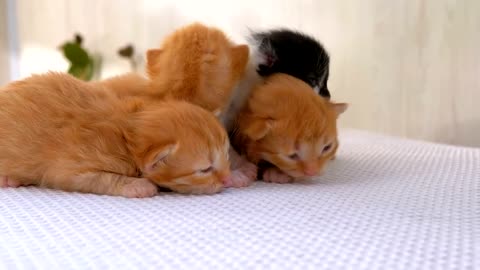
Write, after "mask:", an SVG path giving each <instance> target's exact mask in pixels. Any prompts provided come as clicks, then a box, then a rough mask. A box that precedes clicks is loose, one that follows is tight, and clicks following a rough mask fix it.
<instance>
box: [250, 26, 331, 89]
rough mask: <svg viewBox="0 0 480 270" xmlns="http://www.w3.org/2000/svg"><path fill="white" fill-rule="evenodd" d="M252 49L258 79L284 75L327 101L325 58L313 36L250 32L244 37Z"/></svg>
mask: <svg viewBox="0 0 480 270" xmlns="http://www.w3.org/2000/svg"><path fill="white" fill-rule="evenodd" d="M248 39H249V41H250V43H251V46H253V48H254V49H255V50H256V52H257V53H256V55H255V57H256V58H258V60H257V61H258V65H257V66H256V69H257V72H258V74H259V75H261V76H264V77H266V76H269V75H271V74H274V73H286V74H289V75H291V76H293V77H296V78H298V79H300V80H302V81H304V82H305V83H307V84H309V85H310V86H311V87H313V88H314V89H315V92H317V93H318V94H319V95H321V96H323V97H325V98H330V92H329V91H328V87H327V82H328V72H329V63H330V60H329V56H328V53H327V52H326V50H325V49H324V48H323V46H322V44H320V43H319V42H318V41H317V40H315V39H314V38H313V37H311V36H308V35H307V34H304V33H301V32H296V31H292V30H289V29H273V30H269V31H264V32H254V33H252V34H251V36H250V37H249V38H248Z"/></svg>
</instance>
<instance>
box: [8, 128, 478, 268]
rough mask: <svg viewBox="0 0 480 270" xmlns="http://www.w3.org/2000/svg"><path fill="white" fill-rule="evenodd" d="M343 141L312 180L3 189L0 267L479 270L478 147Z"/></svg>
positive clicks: (363, 136) (379, 138) (364, 136)
mask: <svg viewBox="0 0 480 270" xmlns="http://www.w3.org/2000/svg"><path fill="white" fill-rule="evenodd" d="M340 134H341V136H340V141H341V146H340V150H339V152H338V155H337V159H336V160H334V161H332V162H331V164H330V166H329V168H328V170H327V173H326V174H325V175H323V176H322V177H320V178H319V179H317V180H315V181H309V182H301V183H295V184H269V183H262V182H257V183H255V184H254V185H253V186H251V187H248V188H243V189H227V190H225V191H224V192H222V193H220V194H216V195H211V196H186V195H178V194H173V193H162V194H160V195H159V196H156V197H154V198H149V199H124V198H118V197H109V196H97V195H90V194H77V193H66V192H61V191H53V190H47V189H39V188H35V187H28V188H17V189H10V188H8V189H0V269H369V270H370V269H480V149H474V148H463V147H455V146H447V145H439V144H433V143H426V142H420V141H412V140H406V139H400V138H393V137H388V136H383V135H377V134H372V133H366V132H362V131H356V130H341V133H340Z"/></svg>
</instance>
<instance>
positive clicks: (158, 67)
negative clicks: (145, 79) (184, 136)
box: [147, 23, 249, 118]
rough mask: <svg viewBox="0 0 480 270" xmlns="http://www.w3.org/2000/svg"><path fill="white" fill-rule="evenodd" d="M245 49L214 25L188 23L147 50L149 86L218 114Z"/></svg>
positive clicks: (234, 81)
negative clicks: (160, 44)
mask: <svg viewBox="0 0 480 270" xmlns="http://www.w3.org/2000/svg"><path fill="white" fill-rule="evenodd" d="M248 50H249V49H248V46H247V45H235V44H234V43H233V42H231V41H230V40H229V39H228V38H227V36H226V35H225V34H224V33H223V32H222V31H220V30H219V29H217V28H213V27H207V26H205V25H202V24H199V23H194V24H190V25H188V26H185V27H183V28H180V29H179V30H177V31H175V32H174V33H173V34H171V35H170V36H168V37H166V38H165V40H164V41H163V44H162V46H161V48H160V49H151V50H149V51H147V72H148V74H149V77H150V79H151V84H150V89H151V91H153V92H155V93H156V94H157V95H160V96H163V97H169V98H175V99H183V100H188V101H190V102H192V103H195V104H197V105H199V106H201V107H203V108H205V109H207V110H209V111H211V112H215V113H217V114H220V115H222V114H223V111H224V109H225V107H226V106H227V105H228V102H229V100H230V97H231V94H232V90H233V89H234V87H235V85H236V84H237V83H238V81H239V80H240V78H241V77H242V76H243V73H244V70H245V65H246V64H247V61H248ZM220 118H222V117H220Z"/></svg>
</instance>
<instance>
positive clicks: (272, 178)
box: [263, 168, 293, 184]
mask: <svg viewBox="0 0 480 270" xmlns="http://www.w3.org/2000/svg"><path fill="white" fill-rule="evenodd" d="M263 181H265V182H270V183H278V184H285V183H290V182H293V177H291V176H289V175H287V174H285V173H283V172H282V171H280V170H279V169H277V168H268V169H266V170H265V172H263Z"/></svg>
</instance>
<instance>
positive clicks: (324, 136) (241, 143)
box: [233, 74, 347, 183]
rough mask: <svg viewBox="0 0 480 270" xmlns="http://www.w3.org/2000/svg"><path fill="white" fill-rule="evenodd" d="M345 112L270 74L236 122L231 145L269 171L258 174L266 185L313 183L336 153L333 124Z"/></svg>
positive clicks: (293, 80)
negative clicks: (272, 183)
mask: <svg viewBox="0 0 480 270" xmlns="http://www.w3.org/2000/svg"><path fill="white" fill-rule="evenodd" d="M346 108H347V104H345V103H330V102H329V101H327V100H326V99H324V98H322V97H320V96H318V95H317V94H316V93H315V92H314V91H312V89H311V87H310V86H308V85H307V84H306V83H304V82H303V81H301V80H299V79H296V78H294V77H292V76H289V75H286V74H274V75H271V76H269V77H268V78H267V79H266V81H265V82H264V83H263V84H260V85H258V86H257V87H256V88H255V89H253V90H252V95H251V97H250V99H249V100H248V103H247V105H246V106H245V107H244V108H243V109H242V111H241V112H240V114H239V117H238V119H237V121H238V122H237V123H238V127H237V130H236V132H235V133H234V139H233V140H234V145H235V147H236V149H239V150H244V152H245V154H246V155H247V157H248V159H249V160H250V161H253V162H254V163H256V164H258V163H261V162H266V163H269V164H271V165H273V166H271V167H270V168H267V169H266V170H265V171H264V172H263V175H262V176H263V180H265V181H267V182H280V183H284V182H289V181H291V180H294V179H301V178H311V177H315V176H317V175H320V174H321V173H322V172H323V170H324V168H325V165H326V163H327V161H328V160H330V159H332V158H333V157H334V155H335V152H336V151H337V148H338V140H337V127H336V120H337V117H338V116H339V115H340V114H341V113H343V112H344V111H345V110H346Z"/></svg>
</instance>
